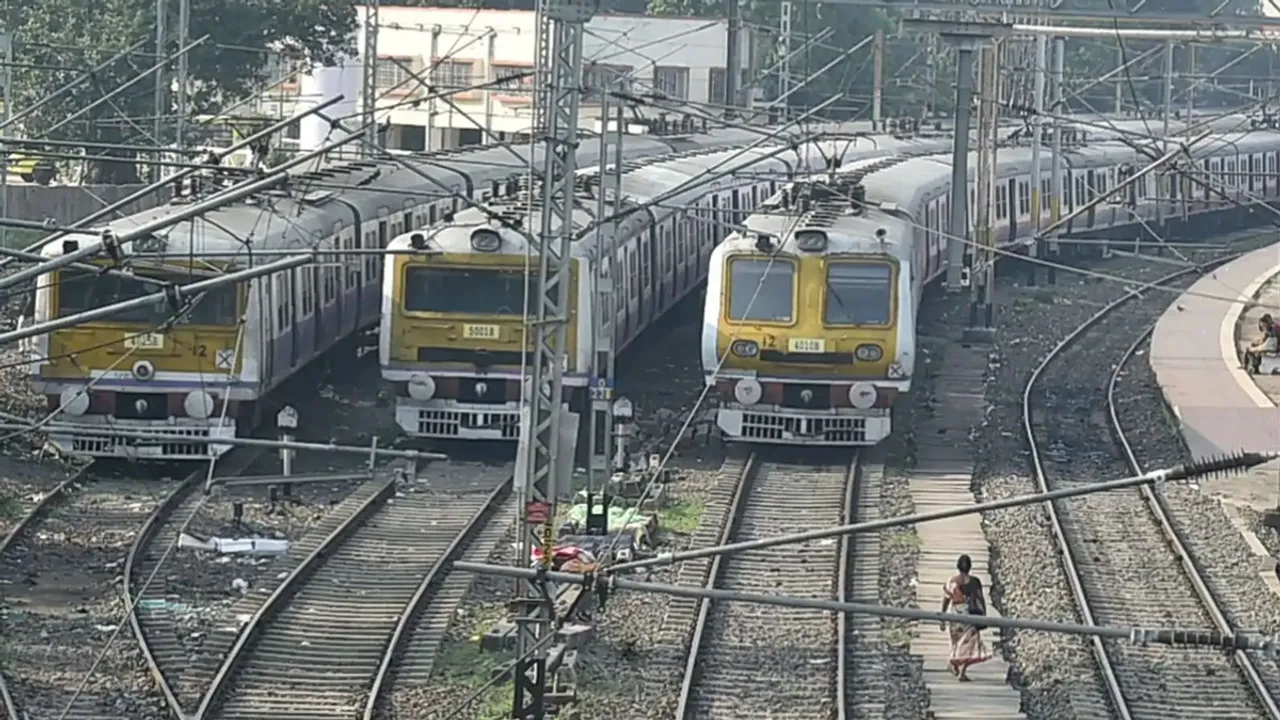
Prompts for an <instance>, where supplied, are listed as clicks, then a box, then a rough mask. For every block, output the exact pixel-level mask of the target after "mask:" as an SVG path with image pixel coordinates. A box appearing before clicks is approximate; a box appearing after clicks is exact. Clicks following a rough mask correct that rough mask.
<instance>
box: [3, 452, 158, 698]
mask: <svg viewBox="0 0 1280 720" xmlns="http://www.w3.org/2000/svg"><path fill="white" fill-rule="evenodd" d="M169 486H170V487H169V488H164V489H161V486H160V485H159V483H158V481H155V480H139V479H137V478H133V477H130V478H124V477H116V476H112V475H110V474H107V473H104V472H102V469H101V466H95V465H90V466H87V467H85V468H83V469H82V470H81V471H80V472H78V473H76V474H75V475H73V476H72V477H70V478H68V479H67V480H65V481H63V482H61V483H59V484H58V485H57V486H56V487H54V488H53V489H52V490H50V491H49V492H48V493H46V494H45V495H44V496H43V497H42V498H41V499H40V500H39V502H37V503H36V504H34V505H33V506H32V507H30V508H29V509H28V511H27V513H26V514H25V515H24V516H23V517H22V518H21V519H20V520H19V521H18V524H17V525H15V526H14V527H13V528H12V529H11V530H10V532H9V534H8V535H7V536H6V537H5V538H4V539H3V540H0V559H2V560H3V565H4V568H3V573H2V574H3V579H4V580H5V581H7V582H8V583H11V587H13V588H18V589H16V590H13V591H11V592H7V593H6V594H7V595H8V596H9V597H8V601H9V604H10V605H11V606H12V605H17V606H20V607H21V606H25V607H27V608H28V609H30V611H31V613H32V616H33V617H34V618H42V617H50V618H53V617H55V616H56V614H62V613H64V612H65V608H66V607H67V606H68V605H74V606H76V607H78V608H81V609H82V612H80V613H73V614H71V615H69V616H66V615H64V616H62V617H57V619H56V622H58V623H59V625H60V626H61V627H60V629H59V631H58V632H59V634H60V635H61V634H63V633H74V635H75V636H76V637H77V638H78V639H79V640H80V642H79V643H78V644H76V645H74V646H66V645H62V644H59V645H48V646H45V647H40V646H37V645H35V644H34V643H32V642H31V641H28V642H25V643H21V644H19V643H15V644H12V645H9V646H8V648H7V656H6V663H5V666H4V672H3V673H0V703H3V709H4V711H5V715H4V717H5V718H6V719H7V720H22V719H23V718H27V717H30V718H36V717H48V716H50V714H51V713H52V717H65V718H67V719H68V720H79V719H84V720H107V719H108V718H120V719H121V720H126V719H128V718H136V717H137V712H138V708H136V707H134V706H132V705H131V704H129V703H126V702H122V701H121V690H120V688H119V687H115V686H113V683H114V682H115V680H116V678H109V679H108V680H107V682H102V681H101V678H99V679H98V681H95V682H92V683H88V684H85V685H84V691H83V692H79V693H78V690H79V689H80V686H81V684H82V680H83V679H84V678H85V676H86V673H87V672H88V670H89V668H90V667H91V666H93V664H94V663H95V661H96V658H97V656H98V654H99V652H100V651H101V648H102V645H103V642H104V640H105V639H106V638H107V637H109V636H110V635H111V633H112V632H114V623H115V622H116V620H117V618H116V617H115V616H116V615H117V614H118V613H120V612H121V610H122V609H121V608H120V607H119V605H118V604H116V603H114V598H111V597H110V593H111V587H112V583H113V581H114V580H115V579H116V577H117V576H118V575H119V573H120V558H121V557H122V556H123V555H124V553H125V552H126V549H127V548H128V547H129V544H130V542H131V541H132V540H133V536H134V534H135V533H136V532H137V531H138V528H139V527H140V526H141V525H142V523H143V522H144V521H145V520H146V518H147V517H148V515H149V514H150V513H151V512H152V509H153V508H154V507H155V506H156V505H158V504H160V503H161V502H162V499H161V498H162V497H163V495H164V494H166V493H167V492H169V491H170V488H171V487H172V483H170V484H169ZM104 593H106V594H108V595H107V598H108V599H107V600H106V602H107V603H108V604H109V605H110V607H109V609H105V610H104V609H102V608H101V607H100V608H99V611H94V610H92V609H91V608H92V606H93V605H97V604H99V603H101V602H103V595H104ZM104 612H105V613H106V615H107V616H110V617H111V620H110V623H108V621H107V620H106V619H104V616H103V613H104ZM77 615H78V617H77ZM125 637H126V638H127V637H128V636H127V635H126V636H125ZM62 639H63V640H65V639H66V638H65V637H63V638H62ZM122 640H124V638H122ZM127 647H128V646H127V642H125V643H124V644H123V645H122V646H121V649H124V652H126V653H128V652H130V650H128V649H127ZM112 657H115V656H114V654H113V655H111V656H105V660H104V662H105V665H104V666H102V667H99V673H100V674H101V675H103V676H108V677H109V676H110V675H111V674H112V672H120V673H124V674H126V675H127V674H128V673H129V672H131V671H132V659H129V660H128V661H125V666H126V667H128V668H129V669H128V670H121V669H120V668H118V667H117V668H112V671H111V672H107V671H106V669H107V668H108V667H110V666H111V665H113V664H115V663H116V661H115V660H112V659H111V658H112ZM64 710H65V711H66V713H65V715H63V712H64Z"/></svg>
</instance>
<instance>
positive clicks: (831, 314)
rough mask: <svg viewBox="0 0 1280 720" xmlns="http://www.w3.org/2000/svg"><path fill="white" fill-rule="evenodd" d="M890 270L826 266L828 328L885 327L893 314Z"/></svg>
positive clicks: (859, 265)
mask: <svg viewBox="0 0 1280 720" xmlns="http://www.w3.org/2000/svg"><path fill="white" fill-rule="evenodd" d="M893 295H894V288H893V268H892V267H890V266H889V265H888V264H887V263H879V262H877V263H870V262H860V263H854V262H835V263H831V264H830V265H828V266H827V297H826V307H825V308H824V310H823V322H824V323H826V324H827V325H888V324H889V321H890V320H892V314H893Z"/></svg>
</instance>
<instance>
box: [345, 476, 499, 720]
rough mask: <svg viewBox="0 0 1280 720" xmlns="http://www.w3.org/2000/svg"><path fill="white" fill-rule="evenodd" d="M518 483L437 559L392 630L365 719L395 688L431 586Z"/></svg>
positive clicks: (495, 497)
mask: <svg viewBox="0 0 1280 720" xmlns="http://www.w3.org/2000/svg"><path fill="white" fill-rule="evenodd" d="M515 483H516V478H515V477H514V475H513V476H512V478H511V480H510V481H508V482H504V483H502V484H501V485H499V486H498V487H497V488H495V489H494V491H493V492H492V493H490V494H489V499H488V500H487V501H486V502H485V504H484V505H483V506H482V507H481V508H480V509H479V510H477V511H476V514H475V516H474V517H472V518H471V521H470V522H469V523H467V526H466V527H465V528H464V529H463V531H462V532H461V533H458V535H457V537H455V538H454V539H453V542H451V543H450V544H449V546H448V547H447V548H445V551H444V552H443V553H441V554H440V557H439V558H437V559H436V561H435V563H434V564H433V565H432V566H431V569H430V570H428V571H427V574H426V575H424V576H423V577H422V582H421V583H420V584H419V585H418V589H417V590H416V591H414V593H413V597H412V598H410V599H409V602H408V603H407V604H406V605H405V608H404V610H403V611H401V613H400V619H399V620H397V621H396V628H395V630H394V631H392V633H391V639H390V640H389V641H388V642H387V649H386V650H385V651H384V652H383V654H382V660H381V661H380V662H379V663H378V670H377V672H376V673H374V676H373V682H372V684H371V685H370V686H369V695H368V697H367V698H366V699H365V706H364V714H363V715H362V718H363V720H376V717H377V713H378V708H379V707H380V700H381V699H382V696H383V694H384V693H386V692H387V690H388V688H390V686H391V681H390V678H391V675H392V672H393V671H394V669H395V665H396V659H397V658H398V657H400V656H401V654H402V652H403V651H404V650H405V645H406V644H407V642H408V638H409V635H410V631H411V630H412V628H413V626H414V624H415V623H416V622H417V620H418V617H419V616H420V615H421V613H422V611H423V610H424V609H425V608H426V604H427V603H426V601H427V600H428V599H429V598H430V597H431V593H430V589H431V587H432V586H434V585H436V584H437V583H439V582H440V581H441V580H443V579H444V577H445V576H446V575H447V574H448V573H449V572H450V571H452V570H453V562H454V561H455V560H457V559H458V556H459V555H460V554H462V553H463V552H464V551H465V550H466V549H467V547H468V546H469V545H470V544H471V543H472V542H473V541H474V540H475V536H476V535H477V534H478V533H479V531H480V529H482V528H483V527H485V526H486V525H487V524H488V523H489V522H491V521H493V519H494V518H493V515H494V514H495V513H496V512H497V511H498V508H499V507H500V506H501V505H502V503H503V502H504V501H506V499H507V498H508V497H510V495H511V491H512V488H513V487H514V486H515Z"/></svg>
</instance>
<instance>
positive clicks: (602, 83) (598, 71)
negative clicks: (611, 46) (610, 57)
mask: <svg viewBox="0 0 1280 720" xmlns="http://www.w3.org/2000/svg"><path fill="white" fill-rule="evenodd" d="M631 70H632V68H631V67H630V66H628V65H592V66H591V67H589V68H587V69H586V70H585V71H584V72H583V73H582V85H583V87H585V88H586V90H587V94H591V93H592V91H596V92H598V91H599V90H600V89H602V88H617V87H618V84H619V83H620V82H621V81H623V80H624V79H626V78H627V77H629V76H630V75H631Z"/></svg>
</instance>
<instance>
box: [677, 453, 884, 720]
mask: <svg viewBox="0 0 1280 720" xmlns="http://www.w3.org/2000/svg"><path fill="white" fill-rule="evenodd" d="M857 479H858V465H857V458H856V457H855V458H853V459H852V460H850V459H849V458H848V457H847V456H846V457H844V458H842V461H841V462H839V463H836V464H823V465H798V464H789V463H782V462H773V461H771V460H770V459H767V458H764V457H762V456H761V455H759V454H754V455H752V457H751V458H749V459H748V460H747V461H746V463H745V464H744V465H743V466H742V475H741V477H740V480H739V483H738V484H737V487H736V491H735V494H734V497H733V500H732V502H731V504H730V509H729V517H728V521H727V522H726V524H725V526H724V529H723V532H722V533H721V537H720V538H719V541H720V542H722V543H724V542H738V541H744V540H751V539H756V538H762V537H766V536H769V535H777V534H781V533H784V532H789V531H794V530H795V529H796V528H797V526H801V525H804V526H807V525H810V524H817V525H824V524H837V523H839V522H841V521H842V520H844V519H845V518H846V517H847V516H848V514H849V513H851V512H855V511H856V507H857V506H856V505H853V504H855V503H857V502H858V500H859V499H865V496H864V495H859V490H858V489H857V488H855V487H853V485H855V484H856V481H857ZM851 505H853V506H852V507H851ZM876 549H877V550H878V548H876ZM851 550H852V548H846V547H845V545H844V544H842V543H839V542H836V541H817V542H814V543H807V544H804V545H793V546H784V547H774V548H769V549H764V550H752V551H748V552H744V553H739V554H736V555H732V556H718V557H716V558H715V559H713V560H712V561H711V568H710V572H709V579H708V580H707V586H708V587H715V588H721V589H729V590H738V591H743V592H755V593H768V594H782V595H791V596H797V597H811V598H822V599H830V598H833V597H838V596H840V595H846V596H847V595H849V594H850V593H852V591H853V590H852V585H851V580H850V579H848V578H847V573H849V572H850V571H853V570H856V569H858V568H862V567H866V564H865V563H866V556H865V554H853V553H851ZM851 555H852V557H851ZM851 566H852V567H851ZM872 577H874V578H875V580H874V582H875V583H877V584H878V582H879V579H878V574H873V576H872ZM854 579H856V578H854ZM849 630H850V628H846V627H844V626H843V624H840V625H839V627H837V621H836V620H834V619H833V618H832V617H831V616H830V615H829V614H827V613H823V612H815V611H810V610H791V609H782V608H771V607H764V606H759V605H751V604H746V603H713V602H710V601H703V602H702V603H701V604H700V605H699V608H698V617H697V620H696V622H695V624H694V631H693V639H692V642H691V643H690V646H689V651H688V652H689V654H688V657H687V661H686V664H685V669H684V678H683V682H682V684H681V690H680V698H679V703H678V706H677V718H679V720H692V719H693V718H711V717H731V716H736V717H752V716H759V713H760V712H761V710H762V708H770V717H773V718H778V719H780V720H781V719H784V718H796V719H797V720H818V719H819V718H828V717H843V716H844V707H845V704H846V698H845V690H844V685H845V682H844V680H845V675H844V673H845V672H846V667H845V666H846V663H847V660H848V658H849V655H848V652H847V641H848V639H849V636H850V632H849ZM762 631H767V632H770V633H771V634H773V636H774V637H773V638H771V640H772V642H770V641H768V640H762V639H761V637H762V636H761V632H762ZM833 636H834V637H833ZM766 669H767V670H766Z"/></svg>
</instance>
